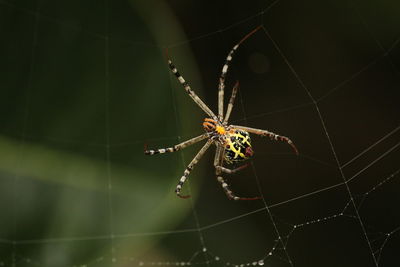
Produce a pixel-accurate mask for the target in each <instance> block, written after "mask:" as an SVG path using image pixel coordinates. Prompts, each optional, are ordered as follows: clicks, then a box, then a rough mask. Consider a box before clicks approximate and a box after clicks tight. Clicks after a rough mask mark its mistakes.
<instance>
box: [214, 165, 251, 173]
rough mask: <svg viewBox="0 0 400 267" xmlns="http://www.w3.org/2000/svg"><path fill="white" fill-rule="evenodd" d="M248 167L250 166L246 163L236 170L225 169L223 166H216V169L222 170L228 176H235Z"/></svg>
mask: <svg viewBox="0 0 400 267" xmlns="http://www.w3.org/2000/svg"><path fill="white" fill-rule="evenodd" d="M248 166H249V164H248V163H246V164H244V165H242V166H240V167H237V168H235V169H228V168H225V167H222V166H216V167H215V168H217V169H220V170H221V172H224V173H227V174H234V173H237V172H238V171H241V170H243V169H245V168H247V167H248Z"/></svg>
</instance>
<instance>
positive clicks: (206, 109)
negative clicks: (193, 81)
mask: <svg viewBox="0 0 400 267" xmlns="http://www.w3.org/2000/svg"><path fill="white" fill-rule="evenodd" d="M168 65H169V68H170V69H171V71H172V73H173V74H174V75H175V76H176V78H177V79H178V81H179V82H180V84H182V86H183V87H184V88H185V91H186V92H187V93H188V95H189V96H190V97H191V98H192V99H193V101H194V102H195V103H196V104H197V105H198V106H199V107H200V108H201V109H202V110H203V111H204V112H205V113H207V114H208V116H210V117H211V118H213V119H214V120H216V121H217V120H218V119H217V116H215V114H214V112H212V111H211V109H210V108H209V107H208V106H207V105H206V104H205V103H204V102H203V100H201V99H200V97H198V96H197V95H196V93H195V92H194V91H193V90H192V88H191V87H190V85H189V83H188V82H186V81H185V79H184V78H183V77H182V75H181V74H180V73H179V72H178V70H177V68H176V67H175V66H174V65H173V64H172V61H171V60H170V59H169V60H168Z"/></svg>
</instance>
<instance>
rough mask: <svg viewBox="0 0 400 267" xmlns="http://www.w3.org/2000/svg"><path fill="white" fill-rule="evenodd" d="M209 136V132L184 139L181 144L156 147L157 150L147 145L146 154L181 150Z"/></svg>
mask: <svg viewBox="0 0 400 267" xmlns="http://www.w3.org/2000/svg"><path fill="white" fill-rule="evenodd" d="M207 137H208V134H207V133H205V134H202V135H199V136H197V137H194V138H192V139H189V140H187V141H184V142H182V143H180V144H177V145H174V146H173V147H168V148H159V149H155V150H151V149H149V150H148V149H147V147H145V150H144V154H146V155H155V154H162V153H167V152H175V151H178V150H181V149H183V148H185V147H188V146H191V145H193V144H195V143H197V142H200V141H201V140H204V139H206V138H207Z"/></svg>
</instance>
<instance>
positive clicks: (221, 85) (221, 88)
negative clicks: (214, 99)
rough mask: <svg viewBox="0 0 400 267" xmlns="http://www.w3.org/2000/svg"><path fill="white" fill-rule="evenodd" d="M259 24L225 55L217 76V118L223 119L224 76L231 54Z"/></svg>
mask: <svg viewBox="0 0 400 267" xmlns="http://www.w3.org/2000/svg"><path fill="white" fill-rule="evenodd" d="M260 28H261V26H258V27H257V28H255V29H254V30H252V31H251V32H250V33H248V34H247V35H246V36H245V37H243V38H242V40H240V41H239V43H237V44H236V45H235V46H234V47H233V48H232V50H231V51H230V52H229V54H228V56H227V57H226V60H225V64H224V66H223V67H222V72H221V76H220V77H219V85H218V118H219V120H220V121H222V119H223V112H224V89H225V77H226V73H227V72H228V68H229V64H230V62H231V61H232V56H233V54H234V53H235V51H236V49H238V47H239V45H240V44H241V43H243V42H244V41H245V40H246V39H247V38H249V37H250V36H251V35H253V34H254V33H255V32H256V31H258V30H259V29H260Z"/></svg>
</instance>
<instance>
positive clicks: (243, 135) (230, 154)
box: [144, 27, 298, 200]
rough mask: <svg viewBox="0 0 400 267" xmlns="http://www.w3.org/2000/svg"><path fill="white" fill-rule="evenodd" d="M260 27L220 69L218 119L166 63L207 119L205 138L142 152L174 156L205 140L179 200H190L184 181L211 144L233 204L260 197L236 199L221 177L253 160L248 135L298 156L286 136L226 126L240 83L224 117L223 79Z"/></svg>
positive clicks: (178, 192) (216, 171)
mask: <svg viewBox="0 0 400 267" xmlns="http://www.w3.org/2000/svg"><path fill="white" fill-rule="evenodd" d="M260 28H261V27H258V28H256V29H255V30H253V31H252V32H250V33H249V34H247V35H246V36H245V37H244V38H243V39H242V40H240V42H239V43H238V44H236V45H235V46H234V47H233V48H232V50H231V51H230V52H229V54H228V56H227V58H226V61H225V64H224V66H223V67H222V73H221V76H220V78H219V85H218V116H216V115H215V114H214V112H213V111H212V110H211V109H210V108H209V107H208V106H207V105H206V104H205V103H204V102H203V101H202V100H201V99H200V98H199V97H198V96H197V95H196V93H195V92H194V91H193V90H192V88H190V86H189V84H188V83H187V82H186V81H185V79H184V78H183V77H182V76H181V75H180V74H179V72H178V70H177V69H176V68H175V66H174V65H173V64H172V61H171V60H168V65H169V67H170V69H171V71H172V73H173V74H174V75H175V76H176V77H177V79H178V81H179V82H180V83H181V84H182V85H183V87H184V88H185V90H186V92H187V93H188V95H189V96H190V97H191V98H192V99H193V101H194V102H195V103H196V104H197V105H198V106H199V107H200V108H201V109H202V110H203V111H204V112H205V113H206V114H207V115H208V116H209V118H206V119H204V122H203V127H204V130H205V131H206V132H205V133H204V134H202V135H199V136H197V137H194V138H192V139H190V140H187V141H185V142H182V143H180V144H177V145H175V146H173V147H169V148H161V149H156V150H147V149H146V150H145V152H144V153H145V154H146V155H154V154H160V153H167V152H175V151H178V150H180V149H183V148H185V147H188V146H190V145H193V144H195V143H197V142H200V141H202V140H204V139H208V140H207V143H206V144H205V145H204V146H203V147H202V148H201V149H200V151H199V152H198V153H197V155H196V156H195V157H194V158H193V159H192V161H191V162H190V163H189V165H188V166H187V167H186V170H185V171H184V173H183V176H182V177H181V179H180V180H179V182H178V185H177V186H176V189H175V192H176V194H177V195H178V196H179V197H181V198H187V197H189V196H183V195H181V190H182V186H183V184H184V183H185V181H186V179H187V177H188V176H189V174H190V172H191V171H192V169H193V168H194V166H195V165H196V164H197V162H198V161H199V160H200V158H201V157H202V156H203V155H204V153H205V152H206V151H207V149H208V148H209V147H210V146H211V144H215V146H216V153H215V157H214V167H215V174H216V176H217V181H218V182H219V183H220V184H221V186H222V189H223V190H224V192H225V194H226V195H227V196H228V198H229V199H233V200H254V199H259V197H250V198H249V197H238V196H236V195H235V194H234V193H233V192H232V191H231V190H230V189H229V186H228V184H227V183H226V182H225V180H224V178H223V177H222V173H227V174H232V173H235V172H237V171H239V170H241V169H243V168H244V167H246V166H247V164H246V165H242V166H240V167H237V168H235V169H229V168H226V167H224V163H227V164H235V163H240V162H243V161H245V160H247V159H249V158H250V157H252V156H253V154H254V153H253V149H252V147H251V141H250V135H249V133H253V134H256V135H260V136H267V137H269V138H271V139H272V140H278V141H284V142H287V143H288V144H289V145H290V146H292V148H293V150H294V151H295V152H296V154H298V151H297V148H296V147H295V146H294V144H293V142H292V141H290V139H289V138H287V137H285V136H281V135H278V134H275V133H272V132H270V131H266V130H260V129H255V128H250V127H245V126H238V125H229V124H228V120H229V117H230V115H231V112H232V109H233V103H234V101H235V97H236V93H237V90H238V88H239V83H238V82H236V84H235V86H234V87H233V90H232V95H231V98H230V99H229V103H228V107H227V109H226V113H225V115H224V89H225V76H226V73H227V72H228V67H229V63H230V62H231V60H232V56H233V54H234V52H235V51H236V49H237V48H238V47H239V45H240V44H241V43H242V42H243V41H244V40H246V39H247V38H249V37H250V36H251V35H252V34H253V33H255V32H256V31H257V30H258V29H260Z"/></svg>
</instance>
